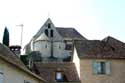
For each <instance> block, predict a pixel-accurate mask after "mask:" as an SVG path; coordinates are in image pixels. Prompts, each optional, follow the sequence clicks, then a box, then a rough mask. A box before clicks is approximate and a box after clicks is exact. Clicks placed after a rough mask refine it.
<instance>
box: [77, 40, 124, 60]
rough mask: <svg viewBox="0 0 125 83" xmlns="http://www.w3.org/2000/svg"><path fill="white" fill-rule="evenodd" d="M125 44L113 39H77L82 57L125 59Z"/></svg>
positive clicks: (79, 53) (78, 50) (78, 49)
mask: <svg viewBox="0 0 125 83" xmlns="http://www.w3.org/2000/svg"><path fill="white" fill-rule="evenodd" d="M124 46H125V44H124V43H122V42H120V41H118V40H115V39H114V38H113V39H110V40H108V42H107V41H104V40H103V41H99V40H83V41H75V47H76V50H77V52H78V56H79V57H80V58H115V59H118V58H120V59H123V58H124V59H125V47H124Z"/></svg>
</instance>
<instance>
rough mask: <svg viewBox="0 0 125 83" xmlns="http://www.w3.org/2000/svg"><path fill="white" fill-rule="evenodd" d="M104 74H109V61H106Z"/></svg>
mask: <svg viewBox="0 0 125 83" xmlns="http://www.w3.org/2000/svg"><path fill="white" fill-rule="evenodd" d="M106 74H107V75H110V74H111V69H110V62H106Z"/></svg>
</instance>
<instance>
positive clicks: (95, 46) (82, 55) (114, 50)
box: [74, 37, 125, 83]
mask: <svg viewBox="0 0 125 83" xmlns="http://www.w3.org/2000/svg"><path fill="white" fill-rule="evenodd" d="M74 57H75V59H77V62H76V61H75V60H74V61H75V62H76V64H77V66H78V67H79V66H80V71H79V73H80V80H81V82H82V83H125V44H124V43H123V42H121V41H119V40H117V39H114V38H112V37H106V38H105V39H103V40H101V41H100V40H85V41H84V40H83V41H75V49H74ZM78 60H79V62H78Z"/></svg>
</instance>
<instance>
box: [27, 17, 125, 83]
mask: <svg viewBox="0 0 125 83" xmlns="http://www.w3.org/2000/svg"><path fill="white" fill-rule="evenodd" d="M25 53H26V55H30V56H29V57H28V64H27V66H28V67H29V69H30V70H31V71H32V72H34V73H35V74H37V75H38V76H40V77H41V78H43V79H44V80H46V81H47V82H49V83H51V82H52V83H58V82H65V83H125V79H124V77H125V72H124V70H125V66H124V64H125V43H123V42H121V41H119V40H117V39H115V38H113V37H110V36H108V37H106V38H104V39H103V40H88V39H87V38H85V37H83V36H82V35H81V34H80V33H79V32H78V31H77V30H76V29H74V28H67V27H56V26H55V25H54V24H53V22H52V21H51V19H50V18H48V19H47V21H46V22H45V23H44V24H43V26H42V27H41V28H40V30H39V31H38V32H37V33H36V34H35V35H34V36H33V37H32V39H31V40H30V42H29V43H28V44H27V45H26V46H25ZM119 70H120V71H119ZM116 79H117V80H116Z"/></svg>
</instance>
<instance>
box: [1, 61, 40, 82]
mask: <svg viewBox="0 0 125 83" xmlns="http://www.w3.org/2000/svg"><path fill="white" fill-rule="evenodd" d="M0 69H2V70H3V73H4V80H3V83H24V80H27V81H29V82H30V83H40V81H39V80H38V79H36V78H34V77H32V76H31V75H29V74H27V73H25V72H23V71H21V70H20V69H18V68H16V67H15V66H13V65H11V64H8V63H7V62H5V61H3V60H1V59H0ZM41 83H42V82H41Z"/></svg>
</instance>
